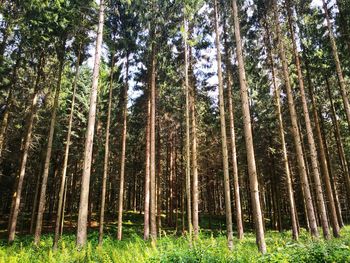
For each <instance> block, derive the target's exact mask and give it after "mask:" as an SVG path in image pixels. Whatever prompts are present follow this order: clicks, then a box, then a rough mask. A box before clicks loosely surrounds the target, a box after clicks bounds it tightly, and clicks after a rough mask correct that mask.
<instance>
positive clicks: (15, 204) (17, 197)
mask: <svg viewBox="0 0 350 263" xmlns="http://www.w3.org/2000/svg"><path fill="white" fill-rule="evenodd" d="M43 64H44V62H43V54H42V55H41V57H40V59H39V65H38V71H37V76H36V80H35V87H34V92H33V95H32V100H31V105H30V109H29V116H28V120H27V129H26V133H25V137H24V143H23V149H22V155H21V162H20V167H19V172H18V176H17V185H16V190H15V191H14V194H13V200H12V205H11V214H10V220H9V229H8V233H9V236H8V242H9V243H12V242H13V241H14V239H15V233H16V224H17V217H18V213H19V205H20V202H21V194H22V188H23V180H24V176H25V173H26V164H27V160H28V152H29V146H30V143H31V139H32V130H33V125H34V117H35V113H36V107H37V104H38V91H39V84H40V80H41V77H42V75H43V71H42V68H43V66H44V65H43Z"/></svg>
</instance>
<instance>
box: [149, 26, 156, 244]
mask: <svg viewBox="0 0 350 263" xmlns="http://www.w3.org/2000/svg"><path fill="white" fill-rule="evenodd" d="M152 35H153V37H152V40H154V39H153V38H154V37H155V33H154V32H153V34H152ZM150 77H151V83H150V84H151V86H150V95H151V97H150V102H151V111H150V193H151V196H150V197H151V198H150V199H151V200H150V201H151V202H150V203H151V204H150V225H151V232H150V234H151V239H152V242H153V244H155V241H156V239H157V220H156V216H157V202H156V158H155V157H156V151H155V150H156V140H155V139H156V45H155V43H154V42H152V51H151V73H150Z"/></svg>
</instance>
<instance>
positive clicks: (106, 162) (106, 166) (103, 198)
mask: <svg viewBox="0 0 350 263" xmlns="http://www.w3.org/2000/svg"><path fill="white" fill-rule="evenodd" d="M110 74H111V75H110V82H109V97H108V111H107V126H106V139H105V154H104V160H103V178H102V192H101V207H100V224H99V231H98V244H99V245H100V246H101V245H102V243H103V226H104V216H105V204H106V187H107V178H108V169H109V137H110V136H109V135H110V132H109V130H110V127H111V112H112V99H113V75H114V54H112V58H111V72H110Z"/></svg>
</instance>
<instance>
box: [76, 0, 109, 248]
mask: <svg viewBox="0 0 350 263" xmlns="http://www.w3.org/2000/svg"><path fill="white" fill-rule="evenodd" d="M103 25H104V0H100V10H99V23H98V31H97V39H96V50H95V63H94V70H93V77H92V86H91V95H90V109H89V118H88V126H87V129H86V135H85V149H84V164H83V175H82V179H81V192H80V203H79V215H78V228H77V246H78V247H82V246H84V245H85V243H86V238H87V214H88V203H89V186H90V175H91V161H92V160H91V159H92V148H93V142H94V131H95V120H96V106H97V88H98V80H99V71H100V61H101V49H102V38H103Z"/></svg>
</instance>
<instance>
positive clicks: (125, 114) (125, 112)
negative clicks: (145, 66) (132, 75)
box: [117, 53, 129, 240]
mask: <svg viewBox="0 0 350 263" xmlns="http://www.w3.org/2000/svg"><path fill="white" fill-rule="evenodd" d="M128 81H129V53H127V55H126V76H125V86H124V97H123V100H124V101H123V131H122V151H121V164H120V186H119V209H118V233H117V237H118V240H121V239H122V223H123V195H124V174H125V150H126V131H127V126H126V125H127V117H128V87H129V84H128Z"/></svg>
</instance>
